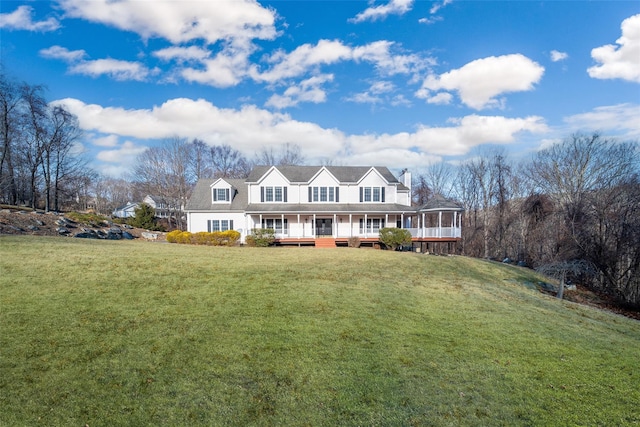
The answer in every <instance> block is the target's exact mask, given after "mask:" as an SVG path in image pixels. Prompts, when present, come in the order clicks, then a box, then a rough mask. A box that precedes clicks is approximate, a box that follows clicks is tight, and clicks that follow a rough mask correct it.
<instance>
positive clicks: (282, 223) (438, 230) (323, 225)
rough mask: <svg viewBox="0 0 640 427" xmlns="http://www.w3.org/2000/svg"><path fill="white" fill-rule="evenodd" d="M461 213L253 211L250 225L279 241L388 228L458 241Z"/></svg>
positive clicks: (374, 236) (370, 235)
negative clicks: (271, 234) (267, 212)
mask: <svg viewBox="0 0 640 427" xmlns="http://www.w3.org/2000/svg"><path fill="white" fill-rule="evenodd" d="M461 219H462V218H461V214H460V213H459V212H457V211H451V212H446V211H444V212H443V211H440V212H422V213H416V212H407V213H399V214H397V213H396V214H393V213H392V214H389V213H384V214H383V213H364V214H361V213H349V214H339V213H333V214H327V213H311V214H308V213H304V214H301V213H298V214H290V213H280V214H273V213H269V214H253V215H249V217H248V222H249V224H248V228H263V229H264V228H270V229H273V230H274V231H275V237H276V240H277V241H282V242H285V241H286V242H289V241H291V240H306V241H312V240H315V239H320V238H332V239H335V240H336V241H343V240H348V239H349V238H352V237H358V238H359V239H361V240H363V239H364V241H367V240H369V239H371V240H375V241H378V239H379V235H380V230H381V229H382V228H385V227H391V228H394V227H397V228H405V229H407V230H409V232H410V233H411V237H412V240H414V241H416V242H418V241H440V240H443V239H446V240H452V239H453V240H458V239H460V237H461V236H462V230H461V222H462V221H461Z"/></svg>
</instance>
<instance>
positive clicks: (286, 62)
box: [250, 40, 435, 83]
mask: <svg viewBox="0 0 640 427" xmlns="http://www.w3.org/2000/svg"><path fill="white" fill-rule="evenodd" d="M393 47H394V43H393V42H390V41H386V40H381V41H376V42H373V43H369V44H366V45H363V46H356V47H350V46H347V45H345V44H343V43H342V42H341V41H339V40H320V41H319V42H318V43H317V44H315V45H312V44H308V43H307V44H303V45H301V46H298V47H297V48H296V49H294V50H293V51H292V52H290V53H286V52H283V51H278V52H276V53H274V54H273V55H271V56H270V57H268V58H266V62H267V63H270V64H274V65H273V66H272V67H271V69H269V70H267V71H264V72H260V71H259V70H258V69H257V67H255V66H254V67H252V69H251V71H250V74H251V76H252V78H253V79H254V80H256V81H263V82H269V83H274V82H277V81H280V80H284V79H288V78H294V77H299V76H301V75H304V74H306V73H307V72H309V70H313V69H316V68H317V67H319V66H322V65H331V64H336V63H339V62H342V61H355V62H368V63H371V64H373V65H374V67H375V68H376V70H377V71H378V72H379V73H380V74H382V75H394V74H409V73H417V72H418V71H421V70H424V69H425V68H427V67H429V66H430V65H433V64H434V63H435V61H434V60H433V59H431V58H426V59H424V58H421V57H419V56H418V55H402V54H394V53H392V49H393Z"/></svg>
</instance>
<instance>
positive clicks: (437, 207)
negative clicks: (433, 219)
mask: <svg viewBox="0 0 640 427" xmlns="http://www.w3.org/2000/svg"><path fill="white" fill-rule="evenodd" d="M437 211H458V212H462V211H464V208H463V207H462V205H460V204H459V203H457V202H454V201H453V200H449V199H446V198H444V197H443V196H442V195H440V194H436V195H435V196H433V197H432V198H431V199H429V201H428V202H427V203H425V204H424V205H422V206H421V207H420V208H418V212H437Z"/></svg>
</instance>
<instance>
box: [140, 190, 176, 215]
mask: <svg viewBox="0 0 640 427" xmlns="http://www.w3.org/2000/svg"><path fill="white" fill-rule="evenodd" d="M142 203H146V204H148V205H149V206H151V207H152V208H153V209H154V210H155V212H156V218H168V217H169V216H172V215H173V214H172V211H175V209H171V205H170V204H169V203H167V202H166V201H165V200H164V199H163V198H162V197H158V196H151V195H146V196H145V197H144V199H143V200H142Z"/></svg>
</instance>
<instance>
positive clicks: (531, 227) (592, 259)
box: [418, 133, 640, 308]
mask: <svg viewBox="0 0 640 427" xmlns="http://www.w3.org/2000/svg"><path fill="white" fill-rule="evenodd" d="M639 154H640V153H639V147H638V144H637V143H631V142H616V141H614V140H611V139H607V138H603V137H602V136H601V135H599V134H597V133H595V134H590V135H586V134H576V135H572V136H571V137H569V138H567V139H565V140H564V141H562V142H561V143H558V144H554V145H552V146H550V147H549V148H546V149H543V150H541V151H539V152H537V153H536V154H535V155H534V156H533V157H532V158H531V159H529V160H527V161H525V162H523V163H521V164H518V165H514V164H512V163H511V162H509V161H508V159H507V158H506V156H505V155H504V154H503V153H502V152H493V153H488V154H485V155H483V156H479V157H476V158H474V159H472V160H470V161H469V162H467V163H465V164H462V165H461V166H459V167H458V168H457V170H455V171H454V172H452V173H451V175H449V178H450V179H449V180H447V179H442V178H443V173H442V170H443V168H442V166H437V167H435V172H434V173H428V174H427V176H426V177H424V176H421V177H419V178H418V181H419V182H420V181H421V180H423V181H424V182H425V183H426V187H427V188H436V187H437V182H442V183H449V186H448V187H447V186H445V187H444V191H445V192H448V193H449V195H453V196H454V197H455V198H456V199H457V200H459V201H460V202H461V203H462V204H463V205H464V207H465V214H464V222H463V230H462V232H463V238H462V243H461V252H462V253H463V254H465V255H469V256H474V257H484V258H492V259H497V260H503V259H505V258H510V259H511V260H513V261H514V262H515V261H520V262H522V263H525V264H526V265H528V266H531V267H534V268H538V267H542V268H543V269H545V271H547V272H549V271H551V272H553V271H554V268H555V272H557V273H558V275H559V276H561V275H563V274H567V273H570V276H571V277H565V278H566V279H571V280H579V281H580V283H586V284H589V285H590V286H591V288H592V289H595V290H599V291H603V292H605V293H607V294H610V295H613V296H614V297H616V298H617V299H618V300H619V301H620V302H622V303H624V304H629V305H632V306H635V307H639V308H640V179H639V175H638V174H639V172H640V156H639ZM444 176H446V174H444ZM435 178H439V181H438V179H435ZM434 179H435V180H434ZM430 182H433V183H434V184H432V185H429V183H430ZM421 188H422V186H420V185H419V186H418V190H420V189H421ZM575 266H580V268H574V267H575ZM559 278H560V277H559Z"/></svg>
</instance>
